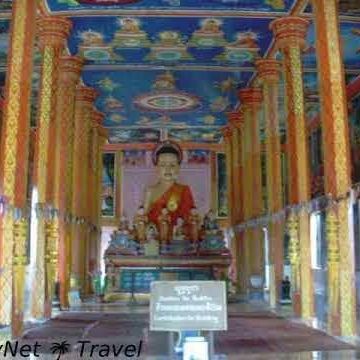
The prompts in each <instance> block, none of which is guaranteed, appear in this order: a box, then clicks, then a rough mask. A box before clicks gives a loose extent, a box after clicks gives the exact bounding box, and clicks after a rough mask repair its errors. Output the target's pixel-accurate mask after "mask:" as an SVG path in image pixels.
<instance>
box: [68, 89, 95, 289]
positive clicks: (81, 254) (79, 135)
mask: <svg viewBox="0 0 360 360" xmlns="http://www.w3.org/2000/svg"><path fill="white" fill-rule="evenodd" d="M96 96H97V93H96V91H95V90H94V89H92V88H88V87H85V86H80V87H78V89H77V91H76V104H75V142H74V150H73V151H74V152H73V159H74V169H73V198H72V214H73V215H74V217H75V218H74V220H75V221H74V225H73V229H72V230H73V235H72V239H73V243H72V272H73V273H74V275H75V277H76V278H77V280H78V281H79V285H80V286H81V288H82V289H83V290H85V280H86V276H87V274H85V271H86V246H87V244H86V242H87V241H88V238H89V237H88V232H89V231H88V230H89V227H88V222H87V197H88V193H87V191H88V186H87V181H88V179H87V174H88V164H89V158H88V148H89V144H88V141H89V127H90V124H91V119H92V113H93V103H94V100H95V98H96Z"/></svg>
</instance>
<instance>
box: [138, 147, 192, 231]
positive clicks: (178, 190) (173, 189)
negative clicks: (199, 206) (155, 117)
mask: <svg viewBox="0 0 360 360" xmlns="http://www.w3.org/2000/svg"><path fill="white" fill-rule="evenodd" d="M152 161H153V163H154V165H155V167H156V170H157V175H158V180H157V182H156V183H155V184H154V185H152V186H149V187H148V188H147V189H146V190H145V201H144V208H145V212H146V214H147V216H148V218H149V221H150V222H153V223H154V224H155V225H156V226H157V228H158V229H159V226H160V224H159V218H160V215H161V213H162V210H163V209H164V208H167V210H168V213H169V217H170V226H171V229H170V234H171V233H172V228H173V227H174V226H175V225H176V223H177V220H178V218H182V219H184V220H185V223H187V220H188V218H189V215H190V211H191V209H192V208H193V207H194V206H195V204H194V198H193V195H192V192H191V189H190V187H189V186H188V185H185V184H180V183H179V182H178V181H177V179H178V176H179V170H180V164H181V161H182V151H181V148H180V147H179V145H177V144H176V143H175V142H172V141H164V142H162V143H160V144H158V146H157V147H156V148H155V150H154V152H153V155H152Z"/></svg>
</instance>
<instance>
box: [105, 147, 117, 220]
mask: <svg viewBox="0 0 360 360" xmlns="http://www.w3.org/2000/svg"><path fill="white" fill-rule="evenodd" d="M115 159H116V156H115V154H114V153H104V154H103V176H102V193H101V215H102V216H106V217H113V216H115V193H116V192H115V181H116V179H115Z"/></svg>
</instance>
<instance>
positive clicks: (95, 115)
mask: <svg viewBox="0 0 360 360" xmlns="http://www.w3.org/2000/svg"><path fill="white" fill-rule="evenodd" d="M104 117H105V114H104V113H102V112H100V111H98V110H97V109H95V108H94V110H93V112H92V120H93V126H94V127H96V128H98V127H101V126H102V123H103V121H104Z"/></svg>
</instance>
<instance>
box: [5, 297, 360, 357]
mask: <svg viewBox="0 0 360 360" xmlns="http://www.w3.org/2000/svg"><path fill="white" fill-rule="evenodd" d="M77 310H81V312H73V311H72V312H67V313H61V314H60V316H59V317H58V318H57V319H55V320H51V321H50V322H48V323H44V324H41V325H39V324H37V325H36V326H30V328H29V330H28V331H27V333H26V334H25V336H24V337H23V339H22V340H21V343H31V342H34V341H38V342H39V343H41V345H42V350H43V351H44V353H41V355H40V357H34V356H32V358H33V359H44V360H46V359H56V356H54V355H52V354H51V351H50V347H51V345H52V342H55V341H56V342H57V341H61V340H67V341H68V342H70V343H71V344H73V346H72V352H71V353H67V354H64V355H62V356H61V357H60V360H67V359H89V358H93V359H104V358H109V359H112V358H115V357H114V356H108V357H100V356H99V355H100V354H99V353H98V354H95V353H94V355H93V356H92V357H90V354H89V353H86V352H84V354H83V355H82V356H80V355H81V354H80V349H79V346H80V345H79V344H78V341H79V340H84V339H88V340H90V341H91V344H109V345H111V344H131V343H134V344H135V343H138V342H139V340H140V339H141V340H142V341H143V344H144V345H143V350H144V351H143V352H142V356H141V357H139V359H143V360H165V359H166V360H169V359H170V357H169V356H167V355H166V352H167V350H166V349H167V334H164V333H152V332H149V331H148V323H147V321H148V315H147V314H148V306H144V305H143V306H129V305H128V304H96V303H93V302H91V303H87V304H84V305H83V306H81V308H80V309H77ZM228 311H229V319H230V320H229V331H228V332H227V333H226V334H223V335H222V336H223V337H222V340H221V336H220V337H219V336H218V343H217V346H216V351H217V352H218V353H223V354H226V355H224V356H219V357H217V360H235V359H244V360H265V359H266V360H285V359H289V360H295V359H298V360H302V359H304V360H305V359H306V360H311V359H313V360H323V359H324V360H325V359H329V360H332V359H334V360H338V359H340V360H341V359H344V360H345V359H346V360H347V359H349V360H352V359H360V348H359V349H357V348H355V347H353V350H349V348H351V347H350V346H349V345H348V344H342V343H338V342H336V341H335V340H334V339H333V338H331V337H327V336H325V335H324V334H323V333H317V332H314V330H312V329H310V328H309V329H305V328H304V327H303V325H302V324H298V323H296V322H294V321H291V322H287V321H286V320H284V319H281V318H279V317H278V316H273V315H271V314H270V313H269V312H268V309H267V308H266V307H264V306H263V305H261V304H258V305H255V304H252V305H249V304H245V303H243V304H230V305H229V308H228ZM283 312H285V313H286V312H288V310H286V309H283ZM262 314H263V315H262ZM289 314H290V313H289V312H288V315H289ZM272 317H273V319H272ZM1 334H3V335H4V334H5V330H4V329H3V330H1V329H0V345H1V336H2V335H1ZM309 334H310V336H309ZM304 336H305V337H304ZM3 339H5V338H4V336H3ZM316 339H319V340H316ZM316 341H318V348H317V342H316ZM299 342H300V343H301V345H300V347H299ZM324 343H326V344H327V345H326V346H325V347H324ZM219 344H220V345H219ZM224 344H225V345H224ZM226 344H228V345H226ZM262 344H263V345H262ZM251 346H253V348H252V347H251ZM347 348H348V349H347ZM45 349H47V350H45ZM291 349H297V350H296V352H289V351H291ZM318 349H324V350H323V351H314V350H318ZM325 349H337V351H327V350H326V351H325ZM342 349H344V350H342ZM346 349H347V350H346ZM308 350H309V351H308ZM0 358H1V355H0ZM20 358H22V357H19V359H20ZM117 358H118V359H126V357H117ZM128 358H130V357H128Z"/></svg>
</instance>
